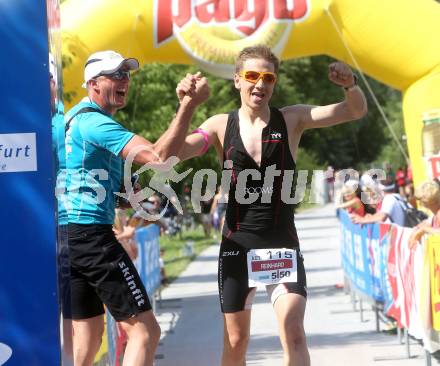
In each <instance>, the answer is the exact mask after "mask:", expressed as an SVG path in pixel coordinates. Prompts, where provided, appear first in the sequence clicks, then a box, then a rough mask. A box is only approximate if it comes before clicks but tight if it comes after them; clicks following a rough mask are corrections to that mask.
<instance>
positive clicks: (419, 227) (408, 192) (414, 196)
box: [327, 164, 440, 247]
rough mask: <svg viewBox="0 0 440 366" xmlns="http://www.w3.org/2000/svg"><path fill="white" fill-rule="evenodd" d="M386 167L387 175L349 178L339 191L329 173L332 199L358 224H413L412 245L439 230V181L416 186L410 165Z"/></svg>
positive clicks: (406, 225) (435, 180)
mask: <svg viewBox="0 0 440 366" xmlns="http://www.w3.org/2000/svg"><path fill="white" fill-rule="evenodd" d="M329 169H331V170H332V168H331V167H329ZM329 169H328V170H327V172H329V171H330V170H329ZM384 171H385V174H386V175H385V178H384V179H381V180H379V179H378V178H377V176H371V175H369V174H367V173H364V174H362V175H361V176H360V179H359V180H356V179H347V180H345V182H344V183H343V184H342V185H341V186H340V187H336V190H337V193H336V194H334V193H333V192H334V189H335V187H334V182H335V181H334V179H333V180H329V179H328V177H327V185H332V187H331V189H328V192H329V197H328V198H329V200H330V199H335V203H336V206H337V207H338V208H339V209H344V210H346V211H347V212H348V213H349V215H350V218H351V220H352V221H353V223H356V224H367V223H375V222H377V223H380V222H388V223H395V224H397V225H400V226H403V227H413V232H412V235H411V239H410V246H411V247H414V246H415V245H416V244H417V243H419V242H420V239H421V238H422V236H423V235H424V234H433V233H440V181H439V180H438V179H433V180H429V181H427V182H424V183H422V184H420V185H419V186H418V187H416V189H414V184H413V179H412V178H413V177H412V170H411V166H410V165H409V166H407V167H399V168H398V169H397V170H396V171H394V170H393V169H392V168H391V165H390V164H385V165H384ZM338 188H339V189H338ZM333 196H335V197H333ZM416 207H418V208H420V209H421V210H422V211H419V210H417V209H416Z"/></svg>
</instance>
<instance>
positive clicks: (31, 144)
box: [0, 133, 37, 173]
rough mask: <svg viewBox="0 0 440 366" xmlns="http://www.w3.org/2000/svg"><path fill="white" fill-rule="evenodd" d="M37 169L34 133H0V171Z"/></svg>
mask: <svg viewBox="0 0 440 366" xmlns="http://www.w3.org/2000/svg"><path fill="white" fill-rule="evenodd" d="M36 170H37V143H36V137H35V133H7V134H1V135H0V173H13V172H34V171H36Z"/></svg>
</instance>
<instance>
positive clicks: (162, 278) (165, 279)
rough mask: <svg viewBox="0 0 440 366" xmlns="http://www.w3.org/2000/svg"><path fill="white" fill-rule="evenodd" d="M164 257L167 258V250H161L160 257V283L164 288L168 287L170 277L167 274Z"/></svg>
mask: <svg viewBox="0 0 440 366" xmlns="http://www.w3.org/2000/svg"><path fill="white" fill-rule="evenodd" d="M164 256H165V249H163V248H160V257H159V266H160V283H161V284H162V286H164V287H165V286H168V277H167V274H166V272H165V262H164Z"/></svg>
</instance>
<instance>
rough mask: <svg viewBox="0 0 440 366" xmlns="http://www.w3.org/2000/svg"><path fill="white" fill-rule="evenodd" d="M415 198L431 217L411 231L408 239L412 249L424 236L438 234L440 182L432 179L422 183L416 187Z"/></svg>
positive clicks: (439, 228)
mask: <svg viewBox="0 0 440 366" xmlns="http://www.w3.org/2000/svg"><path fill="white" fill-rule="evenodd" d="M415 197H416V198H417V199H418V200H419V201H420V203H421V204H422V206H423V207H426V208H427V209H428V210H429V211H431V212H432V214H433V216H432V217H431V218H429V219H427V220H425V221H423V222H422V223H420V224H419V225H417V226H416V227H415V228H414V229H413V232H412V233H411V237H410V239H409V246H410V248H414V247H415V246H416V245H417V243H418V242H419V241H420V239H421V238H422V237H423V235H425V234H440V182H439V181H438V180H437V179H434V180H432V181H429V182H425V183H423V184H422V185H420V186H419V187H417V189H416V194H415Z"/></svg>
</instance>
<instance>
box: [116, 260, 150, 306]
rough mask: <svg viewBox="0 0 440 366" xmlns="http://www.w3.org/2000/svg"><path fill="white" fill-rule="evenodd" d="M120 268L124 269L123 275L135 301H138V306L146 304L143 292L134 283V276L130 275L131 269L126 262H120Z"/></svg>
mask: <svg viewBox="0 0 440 366" xmlns="http://www.w3.org/2000/svg"><path fill="white" fill-rule="evenodd" d="M119 268H120V269H122V274H123V275H124V278H125V281H127V285H128V287H129V289H130V291H131V293H132V294H133V296H134V298H135V300H136V301H137V305H138V306H141V305H144V304H145V299H144V295H143V294H142V292H141V290H139V289H138V288H137V286H136V282H135V281H134V276H133V275H132V274H131V273H130V268H129V267H127V265H126V264H125V262H123V261H121V262H119Z"/></svg>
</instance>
